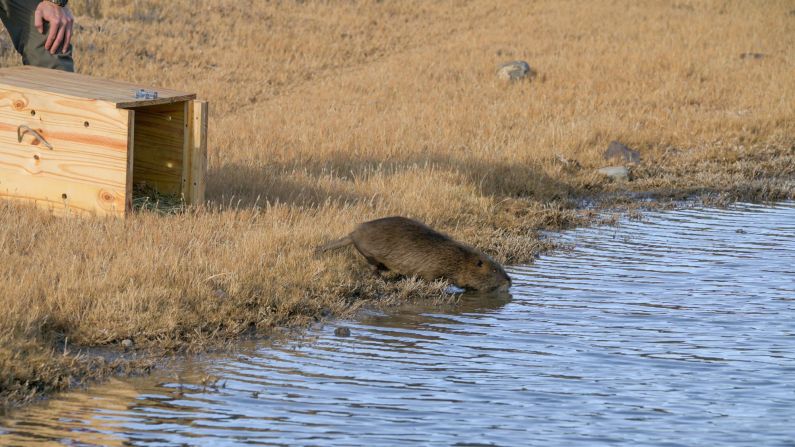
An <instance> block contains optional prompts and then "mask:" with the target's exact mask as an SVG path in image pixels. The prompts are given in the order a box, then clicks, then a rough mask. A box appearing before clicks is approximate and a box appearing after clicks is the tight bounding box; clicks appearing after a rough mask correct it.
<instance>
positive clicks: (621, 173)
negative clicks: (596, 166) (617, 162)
mask: <svg viewBox="0 0 795 447" xmlns="http://www.w3.org/2000/svg"><path fill="white" fill-rule="evenodd" d="M597 172H599V173H600V174H602V175H605V176H607V177H610V178H611V179H613V180H615V181H628V180H629V169H627V168H626V167H624V166H608V167H606V168H602V169H600V170H599V171H597Z"/></svg>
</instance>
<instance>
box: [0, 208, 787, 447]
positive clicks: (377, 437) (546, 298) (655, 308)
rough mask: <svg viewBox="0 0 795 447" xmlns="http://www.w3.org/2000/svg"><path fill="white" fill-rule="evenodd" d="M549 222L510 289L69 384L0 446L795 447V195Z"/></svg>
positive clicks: (13, 421) (8, 425)
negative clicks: (80, 386) (209, 380)
mask: <svg viewBox="0 0 795 447" xmlns="http://www.w3.org/2000/svg"><path fill="white" fill-rule="evenodd" d="M554 237H560V238H562V239H563V240H564V241H566V242H568V243H569V244H571V246H572V249H571V250H565V251H559V252H556V253H554V254H552V255H547V256H543V257H542V258H541V259H539V260H538V261H537V262H536V263H535V264H533V265H530V266H524V267H514V268H512V269H510V270H509V273H510V274H511V275H512V276H513V278H514V286H513V288H512V290H511V295H512V296H496V297H472V296H468V297H464V298H462V300H461V303H459V304H457V305H454V306H447V307H443V308H439V307H430V306H429V307H425V308H417V307H412V308H406V309H401V310H398V311H395V312H394V313H391V314H390V315H384V314H369V315H364V316H362V317H361V318H360V319H358V320H357V321H354V322H341V323H340V324H344V325H345V326H347V327H348V328H350V330H351V335H350V336H349V337H339V336H336V335H334V330H335V327H334V326H333V325H327V326H325V327H324V328H322V329H317V330H314V331H312V332H311V333H310V334H309V336H308V337H309V338H310V339H311V340H304V341H302V342H295V341H293V342H284V343H280V344H275V345H274V344H259V345H251V346H246V347H242V348H241V351H240V353H237V354H235V355H227V356H221V357H208V358H202V359H199V360H193V361H185V362H181V363H180V364H178V365H177V366H176V367H174V368H173V369H168V370H163V371H159V372H156V373H155V374H153V375H152V376H148V377H140V378H133V379H125V380H112V381H111V382H109V383H107V384H103V385H98V386H95V387H92V388H90V389H88V390H85V391H80V392H72V393H67V394H63V395H61V396H59V397H57V398H55V399H52V400H50V401H47V402H45V403H43V404H39V405H35V406H33V407H30V408H27V409H25V410H24V411H19V412H17V413H14V414H12V415H11V416H9V417H7V418H5V419H4V420H0V444H3V445H43V443H44V442H51V443H60V444H65V445H119V446H121V445H125V446H127V445H136V446H137V445H140V446H144V445H146V446H181V445H204V446H221V445H246V444H251V445H254V444H264V445H273V444H278V445H291V446H293V445H366V446H375V445H386V446H394V445H460V446H464V445H501V446H515V445H566V446H579V445H626V446H638V445H659V446H678V445H683V446H714V445H732V446H734V445H749V446H750V445H753V446H777V445H780V446H795V204H792V203H789V204H780V205H778V206H776V207H762V206H756V205H745V204H741V205H737V206H734V207H732V208H730V209H728V210H715V209H706V210H703V209H702V210H682V211H673V212H664V213H653V214H650V215H648V216H647V218H646V219H644V221H642V222H638V221H623V222H622V223H621V224H620V225H619V226H618V227H601V228H588V229H580V230H576V231H571V232H567V233H565V234H564V235H562V236H561V235H556V236H554ZM208 376H211V377H218V378H219V380H218V381H217V382H216V383H215V385H212V384H211V385H207V384H205V385H202V384H201V383H202V381H205V382H206V380H205V378H206V377H208Z"/></svg>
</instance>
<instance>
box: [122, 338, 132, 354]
mask: <svg viewBox="0 0 795 447" xmlns="http://www.w3.org/2000/svg"><path fill="white" fill-rule="evenodd" d="M133 346H134V344H133V341H132V340H130V339H129V338H125V339H124V340H122V341H121V347H122V348H124V350H125V351H126V350H128V349H132V348H133Z"/></svg>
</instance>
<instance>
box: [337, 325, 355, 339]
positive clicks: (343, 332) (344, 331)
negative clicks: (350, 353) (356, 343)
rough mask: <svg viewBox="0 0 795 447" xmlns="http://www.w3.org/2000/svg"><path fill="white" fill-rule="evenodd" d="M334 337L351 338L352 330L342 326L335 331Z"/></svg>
mask: <svg viewBox="0 0 795 447" xmlns="http://www.w3.org/2000/svg"><path fill="white" fill-rule="evenodd" d="M334 335H336V336H337V337H350V336H351V330H350V329H348V328H346V327H345V326H340V327H338V328H337V329H334Z"/></svg>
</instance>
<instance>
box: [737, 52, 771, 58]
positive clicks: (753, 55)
mask: <svg viewBox="0 0 795 447" xmlns="http://www.w3.org/2000/svg"><path fill="white" fill-rule="evenodd" d="M764 57H765V55H764V54H762V53H741V54H740V59H764Z"/></svg>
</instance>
